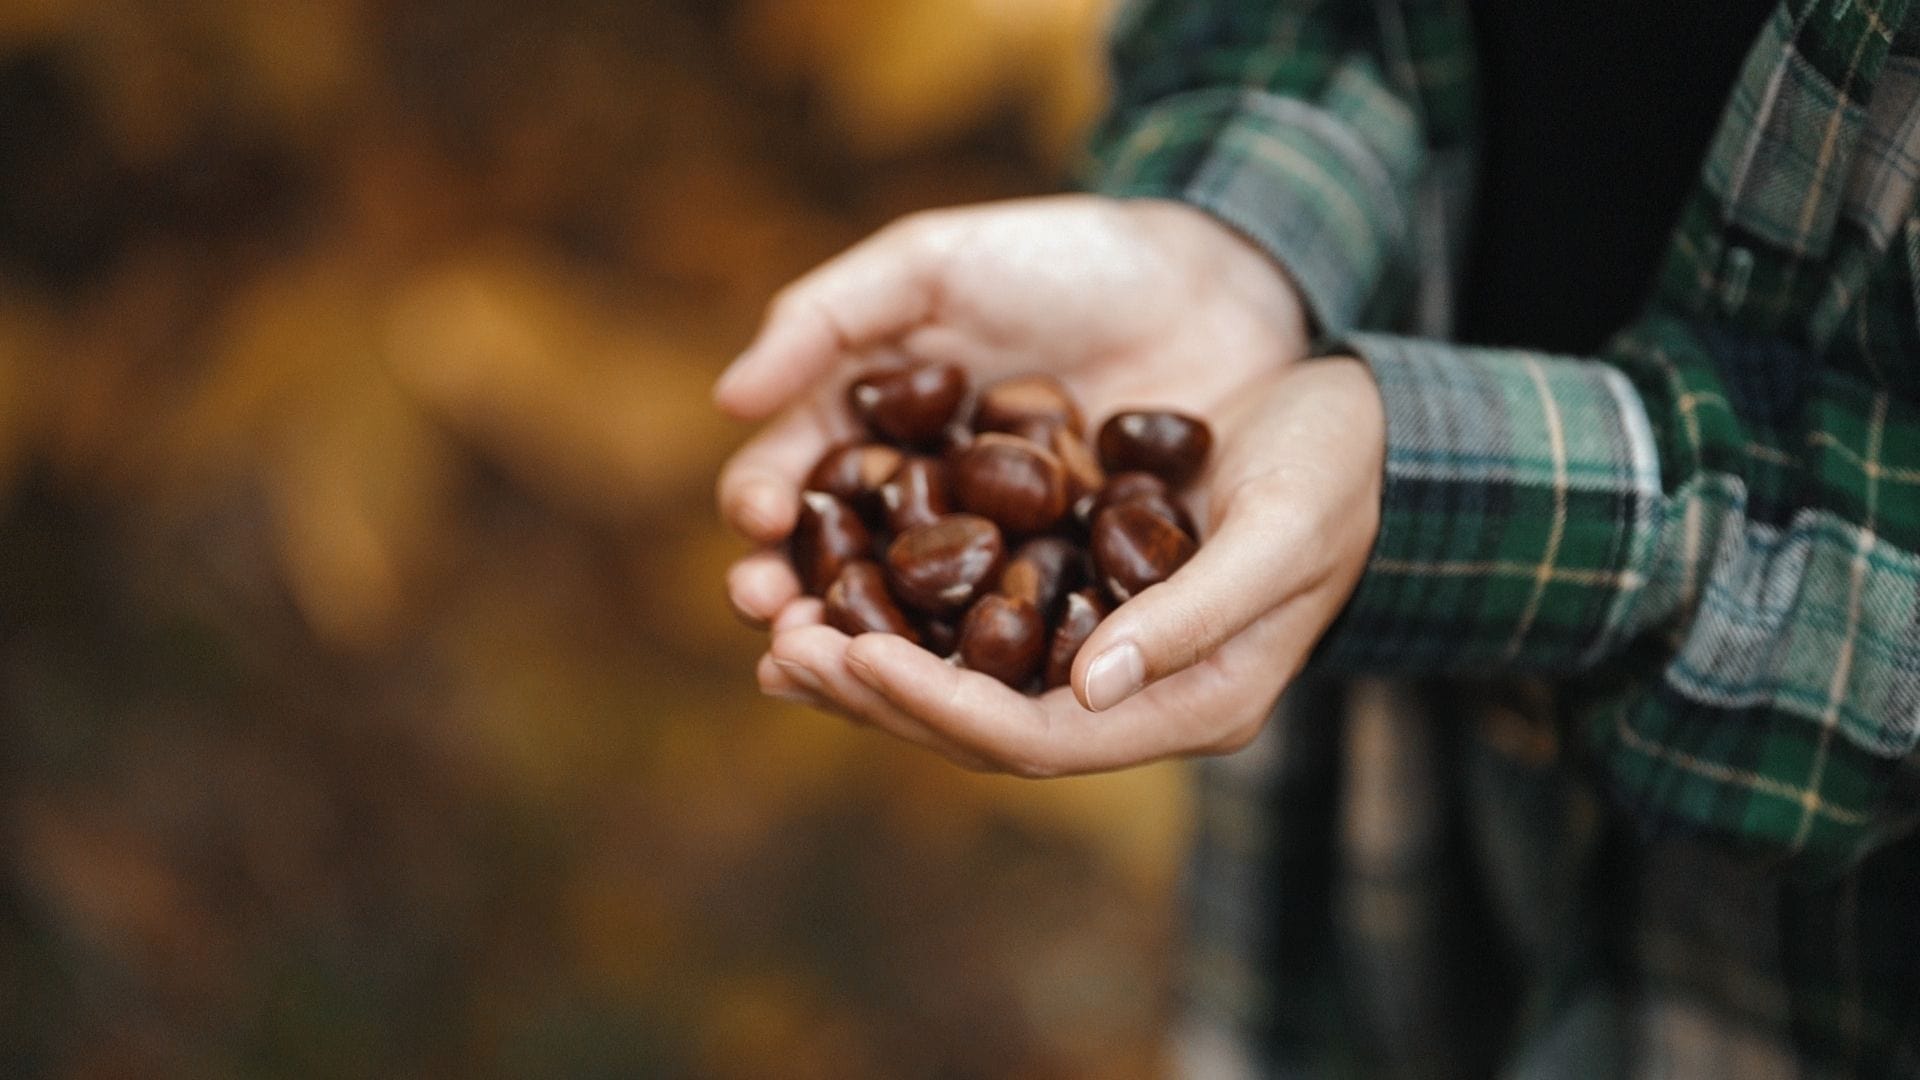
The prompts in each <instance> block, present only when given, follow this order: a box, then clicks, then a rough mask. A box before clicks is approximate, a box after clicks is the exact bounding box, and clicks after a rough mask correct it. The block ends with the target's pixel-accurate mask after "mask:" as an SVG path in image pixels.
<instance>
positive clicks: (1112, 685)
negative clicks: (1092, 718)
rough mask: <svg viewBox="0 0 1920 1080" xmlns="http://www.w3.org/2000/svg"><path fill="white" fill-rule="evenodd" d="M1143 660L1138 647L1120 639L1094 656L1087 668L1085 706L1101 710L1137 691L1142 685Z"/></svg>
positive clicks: (1145, 669)
mask: <svg viewBox="0 0 1920 1080" xmlns="http://www.w3.org/2000/svg"><path fill="white" fill-rule="evenodd" d="M1146 681H1147V662H1146V659H1145V658H1144V657H1142V656H1141V655H1140V646H1138V645H1135V644H1134V643H1133V642H1131V641H1126V642H1122V643H1120V644H1118V645H1115V646H1114V647H1113V648H1111V649H1108V650H1107V651H1106V652H1103V653H1101V654H1100V655H1099V656H1097V657H1094V660H1093V663H1092V664H1090V665H1088V667H1087V705H1088V706H1089V707H1090V708H1092V709H1093V711H1094V712H1104V711H1105V710H1107V709H1111V708H1113V707H1114V706H1115V705H1118V704H1120V703H1121V702H1123V701H1125V700H1127V699H1128V698H1130V697H1132V696H1133V695H1135V694H1137V693H1139V692H1140V688H1141V687H1142V686H1144V685H1146Z"/></svg>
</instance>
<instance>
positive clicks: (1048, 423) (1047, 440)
mask: <svg viewBox="0 0 1920 1080" xmlns="http://www.w3.org/2000/svg"><path fill="white" fill-rule="evenodd" d="M1065 430H1066V429H1065V428H1063V427H1061V426H1060V424H1059V422H1058V421H1056V420H1043V419H1040V418H1038V417H1029V418H1027V419H1025V420H1021V421H1019V422H1018V423H1016V424H1013V425H1011V426H1010V427H1008V428H1007V429H1006V431H1005V432H1004V434H1007V435H1011V436H1013V437H1014V438H1016V439H1025V440H1027V441H1028V442H1030V443H1032V444H1034V445H1035V446H1044V447H1046V448H1047V449H1049V450H1051V449H1053V433H1054V432H1056V431H1065Z"/></svg>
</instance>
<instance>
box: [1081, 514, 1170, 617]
mask: <svg viewBox="0 0 1920 1080" xmlns="http://www.w3.org/2000/svg"><path fill="white" fill-rule="evenodd" d="M1092 548H1093V565H1094V570H1095V572H1096V573H1098V574H1099V576H1100V583H1101V584H1102V585H1104V586H1105V587H1106V590H1107V595H1108V596H1110V597H1112V598H1113V601H1114V603H1116V604H1124V603H1126V602H1127V601H1128V600H1131V599H1133V598H1134V597H1135V596H1138V595H1139V594H1140V591H1141V590H1142V589H1145V588H1146V587H1148V586H1149V585H1155V584H1158V583H1160V582H1162V581H1165V580H1166V579H1167V578H1169V577H1171V576H1172V575H1173V572H1174V571H1175V570H1178V569H1180V567H1181V566H1182V565H1183V564H1184V563H1185V562H1186V561H1187V560H1188V559H1189V558H1192V557H1193V551H1194V543H1193V537H1191V536H1188V535H1187V534H1186V533H1185V532H1184V531H1182V530H1181V528H1180V527H1179V526H1178V525H1175V524H1174V523H1173V522H1171V521H1168V520H1167V519H1166V518H1165V517H1163V516H1161V515H1160V514H1159V513H1157V512H1155V511H1154V510H1152V509H1150V508H1148V507H1146V506H1143V505H1141V503H1140V502H1139V501H1137V500H1136V501H1134V502H1124V503H1120V504H1119V505H1117V506H1109V507H1107V508H1106V509H1105V510H1102V511H1100V514H1099V516H1098V517H1096V518H1094V519H1093V540H1092Z"/></svg>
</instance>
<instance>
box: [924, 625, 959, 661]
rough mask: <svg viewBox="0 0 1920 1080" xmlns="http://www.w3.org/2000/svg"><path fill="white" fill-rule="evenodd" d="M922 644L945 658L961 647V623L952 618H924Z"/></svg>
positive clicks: (941, 657)
mask: <svg viewBox="0 0 1920 1080" xmlns="http://www.w3.org/2000/svg"><path fill="white" fill-rule="evenodd" d="M920 644H921V645H923V646H925V647H926V650H927V651H928V652H930V653H932V654H933V655H935V656H937V657H939V658H940V659H942V660H945V659H946V658H947V657H949V656H952V655H953V654H954V652H955V651H957V650H958V649H959V648H960V625H959V624H958V623H956V622H954V621H953V620H951V619H936V618H927V619H922V620H921V621H920Z"/></svg>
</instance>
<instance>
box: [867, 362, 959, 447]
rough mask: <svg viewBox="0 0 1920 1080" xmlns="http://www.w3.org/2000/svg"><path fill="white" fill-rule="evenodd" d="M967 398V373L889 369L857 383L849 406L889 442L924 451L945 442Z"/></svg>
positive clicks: (945, 368)
mask: <svg viewBox="0 0 1920 1080" xmlns="http://www.w3.org/2000/svg"><path fill="white" fill-rule="evenodd" d="M966 397H967V373H966V372H965V371H962V370H961V369H960V368H959V367H957V366H955V365H953V364H915V365H912V366H910V367H903V368H889V369H887V370H884V371H878V372H874V373H873V374H870V375H866V376H863V377H861V378H859V379H856V380H854V382H853V384H852V385H850V386H848V387H847V404H848V405H850V406H851V407H852V408H853V412H854V415H856V416H858V417H859V418H860V419H861V420H863V421H865V422H866V425H867V426H868V427H869V428H871V429H873V431H874V433H875V434H878V435H879V436H881V437H882V438H884V439H887V440H888V441H890V442H894V443H905V444H910V445H919V444H924V443H932V442H936V441H938V440H939V438H940V436H941V435H942V434H943V433H944V432H945V431H946V428H947V425H948V423H950V422H951V421H952V420H953V418H954V414H955V413H957V412H958V411H959V409H960V405H961V403H962V402H964V401H965V400H966Z"/></svg>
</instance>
